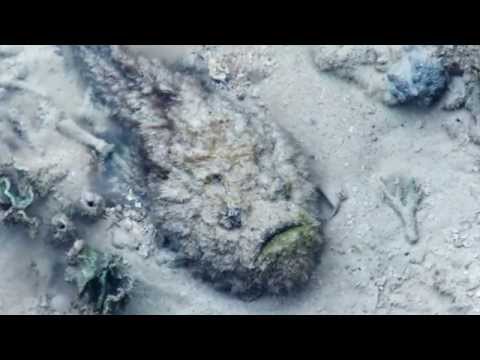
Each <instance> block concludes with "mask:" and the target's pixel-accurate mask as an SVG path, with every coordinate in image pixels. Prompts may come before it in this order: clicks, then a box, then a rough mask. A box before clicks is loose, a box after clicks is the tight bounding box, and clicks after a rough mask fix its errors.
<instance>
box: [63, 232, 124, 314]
mask: <svg viewBox="0 0 480 360" xmlns="http://www.w3.org/2000/svg"><path fill="white" fill-rule="evenodd" d="M125 269H126V263H125V262H124V260H123V259H122V258H121V257H119V256H118V255H111V254H107V253H102V252H99V251H97V250H95V249H93V248H91V247H89V246H88V245H85V243H84V242H83V241H82V240H77V241H76V242H75V244H74V246H73V248H72V250H71V251H70V252H69V253H68V266H67V268H66V270H65V281H67V282H69V283H72V284H74V285H75V286H76V287H77V289H78V295H79V298H80V299H84V300H85V301H86V302H87V304H89V305H90V306H91V307H92V310H93V312H94V313H97V314H102V315H107V314H116V313H118V312H119V311H120V310H122V309H123V307H124V306H125V305H126V303H127V302H128V300H129V295H130V292H131V291H132V289H133V280H132V278H130V277H129V276H128V275H127V273H126V271H125Z"/></svg>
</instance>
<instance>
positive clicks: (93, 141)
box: [57, 119, 114, 159]
mask: <svg viewBox="0 0 480 360" xmlns="http://www.w3.org/2000/svg"><path fill="white" fill-rule="evenodd" d="M57 130H58V131H59V132H60V133H62V134H63V135H65V136H68V137H70V138H72V139H74V140H76V141H78V142H79V143H80V144H83V145H85V146H87V147H89V148H91V149H93V150H94V151H95V152H96V153H97V155H99V156H100V158H101V159H106V158H107V157H108V156H109V155H110V154H111V153H112V152H113V149H114V147H113V145H111V144H109V143H107V142H106V141H104V140H102V139H100V138H97V137H96V136H94V135H92V134H90V133H89V132H88V131H86V130H84V129H82V128H81V127H80V126H78V125H77V123H76V122H75V121H73V120H70V119H64V120H62V121H60V122H59V123H58V124H57Z"/></svg>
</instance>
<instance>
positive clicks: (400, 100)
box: [385, 49, 448, 107]
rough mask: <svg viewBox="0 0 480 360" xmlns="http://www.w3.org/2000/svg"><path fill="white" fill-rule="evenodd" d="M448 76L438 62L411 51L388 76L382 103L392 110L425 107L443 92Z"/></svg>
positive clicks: (425, 54)
mask: <svg viewBox="0 0 480 360" xmlns="http://www.w3.org/2000/svg"><path fill="white" fill-rule="evenodd" d="M447 76H448V75H447V72H446V70H445V69H444V67H443V65H442V63H441V61H440V60H439V59H437V58H434V57H431V56H429V55H428V54H427V53H426V52H425V51H422V50H419V49H413V50H411V51H410V52H408V53H407V54H406V55H405V56H404V57H403V58H402V60H400V61H399V62H398V63H396V64H394V65H393V66H392V67H391V68H390V70H389V72H388V73H387V81H388V86H389V88H388V92H387V94H386V97H385V102H386V103H387V104H388V105H391V106H393V105H401V104H407V103H414V104H416V105H419V106H424V107H428V106H430V105H432V104H433V103H434V102H435V101H436V100H437V99H438V98H440V96H441V95H442V94H443V92H444V91H445V90H446V88H447V83H448V77H447Z"/></svg>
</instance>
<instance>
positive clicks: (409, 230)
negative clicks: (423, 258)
mask: <svg viewBox="0 0 480 360" xmlns="http://www.w3.org/2000/svg"><path fill="white" fill-rule="evenodd" d="M380 181H381V183H382V185H383V196H384V200H385V202H386V203H387V204H388V205H389V206H390V207H391V208H392V209H393V211H395V213H396V214H397V215H398V217H399V218H400V220H401V221H402V225H403V227H404V230H405V238H406V239H407V241H408V242H409V243H410V244H415V243H417V242H418V240H419V236H418V225H417V217H416V215H417V210H418V206H419V205H420V202H421V201H422V199H423V197H424V192H423V191H422V190H421V188H420V186H419V185H417V183H416V181H415V179H414V178H411V179H405V178H403V177H399V178H390V179H387V180H384V179H382V178H381V179H380Z"/></svg>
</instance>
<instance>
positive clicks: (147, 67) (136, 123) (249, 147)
mask: <svg viewBox="0 0 480 360" xmlns="http://www.w3.org/2000/svg"><path fill="white" fill-rule="evenodd" d="M65 54H66V58H69V59H71V60H73V63H74V64H75V65H76V66H75V68H76V70H77V72H78V74H79V75H80V77H81V78H82V79H83V80H84V84H85V85H86V87H87V88H88V91H90V92H91V94H92V99H93V101H94V102H95V103H96V104H98V105H100V106H102V107H104V108H107V109H108V110H109V111H110V116H111V118H112V119H113V120H115V121H116V122H117V123H118V124H120V125H121V126H123V127H124V128H128V129H130V130H131V131H132V132H133V133H135V134H136V136H137V137H138V141H136V142H135V145H136V146H138V152H139V153H141V154H142V156H143V160H144V164H143V167H142V169H143V171H144V178H143V179H138V182H139V183H141V182H142V181H143V180H144V179H145V181H146V187H147V193H148V196H147V199H148V201H149V206H150V210H151V217H152V218H153V221H154V222H155V224H156V226H157V228H158V230H159V231H158V233H159V234H160V236H161V237H162V239H163V244H164V245H165V246H168V247H170V248H171V249H173V250H175V251H176V252H178V254H179V256H180V258H181V259H182V260H183V263H184V264H185V265H187V266H189V267H190V268H191V269H192V271H193V273H194V274H195V275H198V276H199V277H201V278H202V279H204V280H207V281H209V282H211V283H213V284H214V285H215V286H216V287H217V288H219V289H222V290H225V291H229V292H231V293H233V294H237V295H239V296H244V297H250V296H258V295H261V294H264V293H273V294H279V293H286V292H288V291H290V290H292V289H294V288H297V287H298V286H301V285H304V284H305V283H307V281H308V280H309V278H310V276H311V274H312V271H313V269H314V267H315V264H316V256H317V253H318V250H319V248H320V245H321V243H322V237H321V234H320V222H319V221H318V220H317V219H318V213H317V205H318V195H319V192H318V191H317V189H316V188H315V187H314V186H313V185H312V183H311V182H310V178H309V173H308V170H307V166H306V161H305V159H304V157H303V155H302V154H301V152H300V151H299V150H298V147H297V146H296V145H294V143H293V142H292V140H291V138H290V137H289V136H288V135H287V134H286V133H285V132H284V131H282V130H281V129H280V128H279V127H278V126H277V125H276V124H275V123H274V121H273V120H272V119H269V118H267V117H266V115H265V113H264V112H263V111H260V110H258V109H256V108H254V107H247V106H246V105H243V103H241V102H239V101H238V100H232V99H229V98H228V96H227V95H225V94H223V93H222V92H221V91H206V89H205V87H204V86H202V84H201V82H199V81H198V80H197V79H196V78H195V76H194V75H192V74H191V73H189V74H186V73H185V72H179V71H177V72H176V71H173V70H172V69H170V68H167V67H165V66H164V65H163V64H162V63H160V62H156V61H153V60H150V59H145V58H141V57H138V56H134V55H133V54H130V53H129V52H128V49H127V48H124V47H121V46H106V45H105V46H71V47H69V48H68V49H65ZM117 160H118V158H117ZM107 161H108V160H107ZM110 161H116V160H115V156H113V157H112V158H111V159H110ZM137 165H138V164H130V166H131V167H132V168H133V167H135V166H137Z"/></svg>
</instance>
